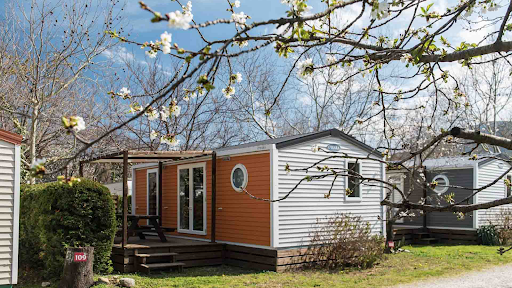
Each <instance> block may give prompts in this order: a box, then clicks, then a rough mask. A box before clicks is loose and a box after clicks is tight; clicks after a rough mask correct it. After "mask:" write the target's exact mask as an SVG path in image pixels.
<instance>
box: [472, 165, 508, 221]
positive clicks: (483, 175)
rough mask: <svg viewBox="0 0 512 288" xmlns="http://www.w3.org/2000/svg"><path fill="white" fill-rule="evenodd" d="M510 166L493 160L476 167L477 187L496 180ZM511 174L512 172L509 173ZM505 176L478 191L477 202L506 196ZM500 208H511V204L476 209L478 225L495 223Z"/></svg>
mask: <svg viewBox="0 0 512 288" xmlns="http://www.w3.org/2000/svg"><path fill="white" fill-rule="evenodd" d="M509 168H510V165H509V164H507V163H506V162H504V161H500V160H495V161H491V162H489V163H486V164H484V165H482V166H480V167H478V186H477V187H478V188H479V187H482V186H485V185H488V184H490V183H492V182H493V181H495V180H496V178H498V177H499V176H500V175H502V174H503V173H505V172H506V171H507V170H508V169H509ZM509 174H510V175H512V172H510V173H509ZM504 179H506V177H505V178H502V179H500V180H498V182H496V184H494V185H492V186H491V187H489V188H487V189H485V190H483V191H481V192H479V193H478V196H477V199H478V200H477V201H478V203H484V202H489V201H493V200H498V199H502V198H504V197H506V193H507V192H506V191H507V189H506V185H505V182H504ZM501 209H512V204H508V205H503V206H498V207H494V208H490V209H485V210H478V212H477V213H478V221H477V222H478V223H477V224H478V227H480V226H482V225H489V223H490V222H493V223H494V224H497V223H496V221H497V218H496V217H497V216H498V215H499V213H500V210H501ZM478 227H477V228H478Z"/></svg>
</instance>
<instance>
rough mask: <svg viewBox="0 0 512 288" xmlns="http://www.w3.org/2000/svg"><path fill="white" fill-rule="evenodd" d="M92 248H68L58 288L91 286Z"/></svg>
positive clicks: (85, 287)
mask: <svg viewBox="0 0 512 288" xmlns="http://www.w3.org/2000/svg"><path fill="white" fill-rule="evenodd" d="M93 262H94V247H77V248H68V250H67V251H66V259H65V260H64V272H63V273H62V277H61V279H60V283H59V287H60V288H89V287H91V286H92V285H93V283H94V279H93V270H92V264H93Z"/></svg>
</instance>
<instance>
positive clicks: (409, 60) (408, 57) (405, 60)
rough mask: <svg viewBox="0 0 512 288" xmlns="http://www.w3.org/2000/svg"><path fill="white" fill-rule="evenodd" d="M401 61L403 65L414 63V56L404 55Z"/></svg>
mask: <svg viewBox="0 0 512 288" xmlns="http://www.w3.org/2000/svg"><path fill="white" fill-rule="evenodd" d="M400 61H401V62H402V63H408V62H411V61H412V55H411V54H409V53H404V54H402V57H400Z"/></svg>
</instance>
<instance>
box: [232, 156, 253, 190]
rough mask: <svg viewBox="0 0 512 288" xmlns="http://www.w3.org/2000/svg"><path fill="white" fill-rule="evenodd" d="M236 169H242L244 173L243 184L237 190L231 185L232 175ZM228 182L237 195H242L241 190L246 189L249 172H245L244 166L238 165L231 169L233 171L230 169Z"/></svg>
mask: <svg viewBox="0 0 512 288" xmlns="http://www.w3.org/2000/svg"><path fill="white" fill-rule="evenodd" d="M238 168H240V169H242V172H243V173H244V182H243V184H242V188H237V187H236V186H235V184H234V183H233V174H234V173H235V170H236V169H238ZM229 182H230V183H231V187H233V190H235V191H236V192H238V193H242V192H243V191H244V190H243V189H245V188H247V185H248V184H249V172H247V168H246V167H245V165H244V164H242V163H238V164H236V165H235V166H234V167H233V169H231V175H230V177H229Z"/></svg>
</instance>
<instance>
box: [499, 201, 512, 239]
mask: <svg viewBox="0 0 512 288" xmlns="http://www.w3.org/2000/svg"><path fill="white" fill-rule="evenodd" d="M496 218H497V221H496V222H497V223H495V224H496V226H497V227H498V238H499V241H500V244H501V245H510V244H512V209H507V208H501V209H500V211H499V213H498V215H497V216H496Z"/></svg>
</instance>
